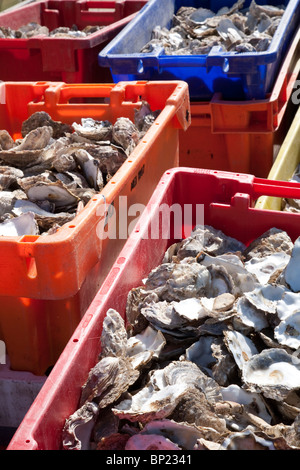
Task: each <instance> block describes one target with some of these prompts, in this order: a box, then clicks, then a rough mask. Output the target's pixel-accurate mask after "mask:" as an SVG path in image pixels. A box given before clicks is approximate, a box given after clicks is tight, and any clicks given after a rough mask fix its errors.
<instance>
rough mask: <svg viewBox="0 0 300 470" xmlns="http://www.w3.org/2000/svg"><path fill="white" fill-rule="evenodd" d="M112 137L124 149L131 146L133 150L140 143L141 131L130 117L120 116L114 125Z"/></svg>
mask: <svg viewBox="0 0 300 470" xmlns="http://www.w3.org/2000/svg"><path fill="white" fill-rule="evenodd" d="M112 139H113V141H114V142H115V143H116V144H119V145H121V147H122V148H123V149H124V150H127V149H129V148H130V151H131V150H132V149H133V148H134V147H135V146H136V144H137V143H138V140H139V131H138V129H137V127H136V126H135V125H134V124H133V122H132V121H131V120H130V119H128V118H125V117H120V118H118V119H117V120H116V122H115V124H114V125H113V129H112Z"/></svg>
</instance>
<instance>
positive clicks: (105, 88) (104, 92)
mask: <svg viewBox="0 0 300 470" xmlns="http://www.w3.org/2000/svg"><path fill="white" fill-rule="evenodd" d="M114 87H115V85H114V84H93V83H89V84H86V83H76V84H75V85H72V84H68V83H64V82H57V83H54V82H53V83H51V82H50V84H49V87H48V88H47V89H46V90H45V94H44V97H45V105H46V106H47V105H51V106H52V107H53V106H56V105H57V104H67V103H68V102H69V101H70V100H71V99H72V98H110V95H111V91H112V89H113V88H114Z"/></svg>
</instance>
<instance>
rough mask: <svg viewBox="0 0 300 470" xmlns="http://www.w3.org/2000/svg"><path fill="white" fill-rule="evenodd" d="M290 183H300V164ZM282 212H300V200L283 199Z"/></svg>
mask: <svg viewBox="0 0 300 470" xmlns="http://www.w3.org/2000/svg"><path fill="white" fill-rule="evenodd" d="M290 181H292V182H294V183H300V164H299V165H298V166H297V168H296V169H295V171H294V174H293V176H292V178H291V179H290ZM281 206H282V210H283V211H285V212H294V213H299V212H300V199H291V198H283V199H282V204H281Z"/></svg>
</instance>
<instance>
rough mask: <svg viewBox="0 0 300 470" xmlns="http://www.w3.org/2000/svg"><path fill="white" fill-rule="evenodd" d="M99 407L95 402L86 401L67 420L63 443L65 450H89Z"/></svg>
mask: <svg viewBox="0 0 300 470" xmlns="http://www.w3.org/2000/svg"><path fill="white" fill-rule="evenodd" d="M98 413H99V408H98V406H97V405H96V404H95V403H92V402H91V403H90V402H88V403H86V404H85V405H83V406H82V407H81V408H79V410H77V411H76V412H75V413H74V414H73V415H71V416H70V417H69V418H68V419H67V420H66V422H65V425H64V428H63V431H62V443H63V448H64V449H65V450H89V449H90V438H91V433H92V430H93V426H94V424H95V421H96V418H97V415H98Z"/></svg>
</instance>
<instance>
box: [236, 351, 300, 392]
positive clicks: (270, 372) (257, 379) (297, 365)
mask: <svg viewBox="0 0 300 470" xmlns="http://www.w3.org/2000/svg"><path fill="white" fill-rule="evenodd" d="M242 372H243V380H244V382H245V383H246V384H247V385H248V386H249V387H250V388H253V389H254V390H255V391H260V392H261V393H263V394H264V396H266V397H268V398H272V399H274V400H279V401H280V400H282V399H284V398H285V397H287V395H288V394H289V393H290V392H291V391H292V390H298V389H300V360H299V359H297V357H294V356H291V355H290V354H288V353H287V352H286V351H285V350H283V349H265V350H263V351H262V352H260V353H259V354H256V355H254V356H252V357H250V358H249V360H248V361H247V362H245V363H244V365H243V371H242Z"/></svg>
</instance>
